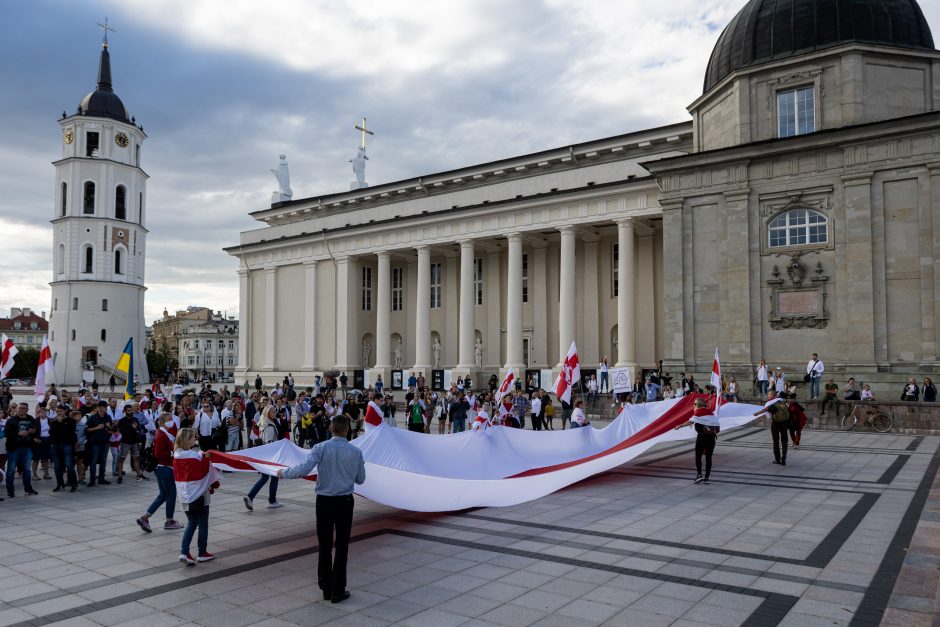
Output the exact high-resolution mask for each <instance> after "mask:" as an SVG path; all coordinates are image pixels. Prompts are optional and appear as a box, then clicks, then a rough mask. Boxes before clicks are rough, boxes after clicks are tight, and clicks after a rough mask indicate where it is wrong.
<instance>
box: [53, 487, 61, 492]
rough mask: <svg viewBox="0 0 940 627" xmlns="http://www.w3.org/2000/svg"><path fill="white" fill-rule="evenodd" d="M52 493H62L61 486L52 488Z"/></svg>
mask: <svg viewBox="0 0 940 627" xmlns="http://www.w3.org/2000/svg"><path fill="white" fill-rule="evenodd" d="M52 491H53V492H61V491H62V486H60V485H57V486H56V487H54V488H52Z"/></svg>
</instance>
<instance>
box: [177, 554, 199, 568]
mask: <svg viewBox="0 0 940 627" xmlns="http://www.w3.org/2000/svg"><path fill="white" fill-rule="evenodd" d="M180 561H181V562H183V563H184V564H186V565H187V566H195V565H196V558H194V557H193V556H192V555H190V554H189V553H180Z"/></svg>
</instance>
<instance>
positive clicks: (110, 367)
mask: <svg viewBox="0 0 940 627" xmlns="http://www.w3.org/2000/svg"><path fill="white" fill-rule="evenodd" d="M95 368H100V369H101V370H103V371H104V372H105V373H106V374H107V375H108V376H111V375H113V376H114V378H115V379H120V380H121V381H124V382H127V375H126V374H124V373H123V372H121V371H120V370H117V364H114V363H111V362H110V361H108V360H106V359H102V358H101V357H98V363H96V364H95Z"/></svg>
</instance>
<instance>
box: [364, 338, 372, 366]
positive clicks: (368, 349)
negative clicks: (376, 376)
mask: <svg viewBox="0 0 940 627" xmlns="http://www.w3.org/2000/svg"><path fill="white" fill-rule="evenodd" d="M371 355H372V345H371V344H369V343H368V342H363V343H362V367H363V368H368V367H369V365H370V364H369V357H370V356H371Z"/></svg>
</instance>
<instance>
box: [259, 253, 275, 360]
mask: <svg viewBox="0 0 940 627" xmlns="http://www.w3.org/2000/svg"><path fill="white" fill-rule="evenodd" d="M264 287H265V291H264V364H263V365H262V366H261V368H262V370H274V365H275V364H276V363H277V361H276V360H277V345H276V344H275V342H277V333H276V330H277V266H274V267H273V268H265V269H264Z"/></svg>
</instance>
